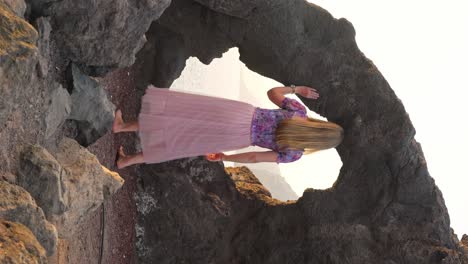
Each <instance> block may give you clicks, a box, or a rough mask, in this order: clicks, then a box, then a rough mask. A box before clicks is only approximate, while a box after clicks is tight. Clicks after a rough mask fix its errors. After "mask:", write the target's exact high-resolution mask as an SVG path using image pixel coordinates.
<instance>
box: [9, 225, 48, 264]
mask: <svg viewBox="0 0 468 264" xmlns="http://www.w3.org/2000/svg"><path fill="white" fill-rule="evenodd" d="M0 241H1V243H0V263H5V264H6V263H11V264H13V263H24V264H29V263H31V264H33V263H34V264H36V263H39V264H42V263H47V259H46V255H45V250H44V248H43V247H42V246H41V245H40V244H39V242H37V239H36V237H35V236H34V235H33V234H32V233H31V231H30V230H29V229H28V228H27V227H25V226H24V225H22V224H18V223H14V222H9V221H5V220H2V219H0Z"/></svg>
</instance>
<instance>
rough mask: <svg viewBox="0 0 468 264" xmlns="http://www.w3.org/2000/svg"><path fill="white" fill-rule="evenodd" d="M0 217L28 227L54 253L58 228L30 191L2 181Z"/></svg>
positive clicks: (48, 252) (45, 247)
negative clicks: (47, 217) (51, 222)
mask: <svg viewBox="0 0 468 264" xmlns="http://www.w3.org/2000/svg"><path fill="white" fill-rule="evenodd" d="M0 197H1V199H0V218H3V219H5V220H7V221H11V222H18V223H21V224H23V225H25V226H26V227H28V228H29V229H30V230H31V232H32V233H33V234H34V235H35V236H36V238H37V240H38V241H39V243H40V244H41V245H42V246H43V247H44V249H45V250H46V251H47V255H48V256H50V255H52V254H53V253H54V252H55V250H56V247H57V230H56V229H55V227H54V226H53V225H52V224H50V223H49V222H48V221H47V220H46V218H45V216H44V213H43V211H42V209H41V208H40V207H38V206H37V205H36V202H35V201H34V199H33V198H32V197H31V195H29V193H28V192H27V191H26V190H24V189H23V188H21V187H20V186H17V185H13V184H9V183H7V182H5V181H0Z"/></svg>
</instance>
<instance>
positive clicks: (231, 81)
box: [171, 48, 342, 201]
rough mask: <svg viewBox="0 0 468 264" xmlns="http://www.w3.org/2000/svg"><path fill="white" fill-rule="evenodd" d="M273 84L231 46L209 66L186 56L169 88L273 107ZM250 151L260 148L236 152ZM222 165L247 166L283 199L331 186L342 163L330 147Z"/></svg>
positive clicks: (275, 84) (273, 192)
mask: <svg viewBox="0 0 468 264" xmlns="http://www.w3.org/2000/svg"><path fill="white" fill-rule="evenodd" d="M275 86H281V84H280V83H278V82H276V81H274V80H272V79H269V78H266V77H264V76H261V75H259V74H257V73H255V72H253V71H251V70H249V69H248V68H247V67H246V66H245V65H244V64H243V63H242V62H241V61H239V52H238V49H237V48H232V49H230V50H229V51H227V52H226V53H224V54H223V57H222V58H220V59H215V60H213V62H212V63H211V64H210V65H204V64H202V63H201V62H200V61H199V60H198V59H197V58H194V57H192V58H189V59H188V60H187V62H186V67H185V69H184V71H183V72H182V74H181V76H180V77H179V78H178V79H177V80H175V81H174V83H173V84H172V86H171V90H182V91H188V92H195V93H199V94H205V95H211V96H218V97H224V98H228V99H234V100H241V101H244V102H248V103H251V104H253V105H255V106H258V107H262V108H276V107H277V106H276V105H274V104H273V103H271V102H270V101H269V99H268V97H267V96H266V92H267V91H268V90H269V89H270V88H272V87H275ZM319 92H320V91H319ZM290 96H292V95H290ZM293 97H295V96H293ZM299 101H300V100H299ZM308 115H309V116H312V117H315V118H319V119H324V118H323V117H321V116H319V115H317V114H315V113H313V112H311V111H308ZM252 150H257V151H262V150H264V149H262V148H258V147H249V148H247V149H243V150H239V151H238V152H245V151H252ZM225 166H226V167H228V166H246V167H248V168H249V169H250V170H251V171H252V172H253V173H254V174H255V176H257V178H259V180H260V181H261V182H262V184H263V185H264V186H265V187H266V188H267V189H268V190H269V191H270V192H271V194H272V196H273V197H274V198H276V199H279V200H282V201H286V200H296V199H297V198H298V197H299V196H302V193H303V191H304V190H305V189H307V188H314V189H326V188H329V187H331V186H332V185H333V183H334V182H335V180H336V178H337V177H338V174H339V170H340V168H341V166H342V163H341V159H340V157H339V156H338V153H337V152H336V150H335V149H331V150H326V151H321V152H317V153H314V154H311V155H304V156H303V157H302V158H301V159H300V160H298V161H296V162H292V163H287V164H279V165H277V164H276V163H257V164H234V163H232V162H225Z"/></svg>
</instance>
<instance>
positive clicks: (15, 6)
mask: <svg viewBox="0 0 468 264" xmlns="http://www.w3.org/2000/svg"><path fill="white" fill-rule="evenodd" d="M3 3H4V4H5V5H6V6H7V7H9V8H10V10H11V11H13V12H14V13H15V14H16V15H17V16H19V17H21V18H23V17H24V13H25V12H26V2H24V1H23V0H3ZM0 4H1V3H0Z"/></svg>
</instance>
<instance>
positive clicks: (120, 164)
mask: <svg viewBox="0 0 468 264" xmlns="http://www.w3.org/2000/svg"><path fill="white" fill-rule="evenodd" d="M127 163H128V162H127V155H125V152H124V149H123V146H120V148H119V158H118V159H117V168H119V169H122V168H125V167H127V166H128V164H127Z"/></svg>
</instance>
